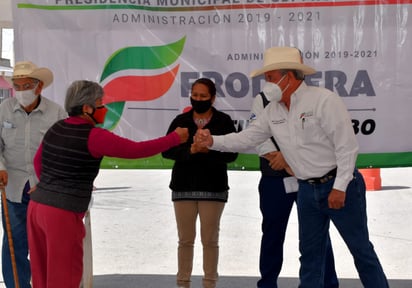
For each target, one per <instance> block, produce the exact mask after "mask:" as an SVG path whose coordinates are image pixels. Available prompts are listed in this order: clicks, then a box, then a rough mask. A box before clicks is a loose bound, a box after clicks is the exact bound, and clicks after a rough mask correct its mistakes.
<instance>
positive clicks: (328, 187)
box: [195, 47, 389, 288]
mask: <svg viewBox="0 0 412 288" xmlns="http://www.w3.org/2000/svg"><path fill="white" fill-rule="evenodd" d="M313 73H315V70H314V69H313V68H311V67H309V66H307V65H304V64H303V63H302V59H301V55H300V52H299V50H298V49H296V48H292V47H272V48H269V49H268V50H266V51H265V54H264V66H263V67H262V68H261V69H258V70H255V71H253V72H252V73H251V77H255V76H259V75H262V74H263V75H264V76H265V80H266V84H265V87H264V88H263V90H264V91H265V94H270V95H271V98H272V99H273V100H272V101H271V103H270V104H269V105H268V106H267V107H266V108H265V110H264V111H263V112H262V114H261V115H259V117H258V118H257V119H256V121H254V122H253V123H251V124H250V125H249V126H248V128H247V129H245V130H243V131H241V132H239V133H232V134H227V135H224V136H212V135H210V132H209V131H207V130H199V131H198V133H197V135H196V136H195V140H196V142H197V143H198V144H199V145H202V146H206V147H209V149H214V150H220V151H233V152H234V151H244V149H251V148H252V147H255V146H256V145H258V144H261V143H263V142H264V141H266V140H267V139H269V138H270V137H271V136H273V137H274V138H275V140H276V142H277V144H278V146H279V148H280V151H282V154H283V157H284V159H285V160H286V161H281V160H282V154H281V153H280V152H279V153H277V154H276V155H275V156H273V157H271V158H270V159H269V163H270V166H271V167H272V168H273V169H275V170H281V169H287V170H289V171H290V172H292V173H294V175H295V177H296V178H297V179H298V182H299V189H298V195H297V198H298V199H297V208H298V209H297V210H298V218H299V249H300V252H301V257H300V262H301V267H300V272H299V277H300V285H299V287H300V288H317V287H319V288H320V287H324V284H323V281H324V279H323V276H324V272H325V271H324V270H325V269H324V267H325V258H326V257H325V256H326V251H327V236H328V231H329V225H330V221H332V222H333V224H334V225H335V227H336V228H337V230H338V231H339V233H340V235H341V236H342V238H343V239H344V241H345V243H346V245H347V246H348V248H349V250H350V252H351V254H352V256H353V258H354V262H355V266H356V269H357V270H358V273H359V277H360V280H361V282H362V284H363V285H364V287H366V288H388V287H389V285H388V281H387V279H386V276H385V274H384V272H383V269H382V266H381V264H380V262H379V259H378V256H377V255H376V253H375V251H374V248H373V245H372V243H371V242H370V240H369V232H368V226H367V215H366V199H365V192H366V189H365V183H364V180H363V177H362V175H361V174H360V173H359V172H358V171H357V169H356V167H355V164H356V158H357V154H358V143H357V140H356V136H355V133H354V131H353V128H352V123H351V118H350V115H349V113H348V111H347V109H346V106H345V104H344V103H343V101H342V99H341V98H340V97H339V96H338V95H337V94H335V93H333V92H332V91H330V90H327V89H325V88H320V87H311V86H307V85H306V84H305V82H304V81H303V79H304V76H305V75H309V74H313Z"/></svg>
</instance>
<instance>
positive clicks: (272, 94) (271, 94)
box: [262, 75, 289, 102]
mask: <svg viewBox="0 0 412 288" xmlns="http://www.w3.org/2000/svg"><path fill="white" fill-rule="evenodd" d="M285 77H286V75H283V77H282V78H281V79H280V80H279V81H278V83H276V84H275V83H272V82H266V83H265V85H264V86H263V89H262V91H263V93H264V94H265V96H266V98H267V99H268V100H269V102H272V101H276V102H279V101H280V100H281V99H282V95H283V91H285V90H286V89H287V88H288V87H289V84H288V86H286V88H285V90H283V91H282V90H280V87H279V85H278V84H279V83H280V82H282V80H283V79H284V78H285Z"/></svg>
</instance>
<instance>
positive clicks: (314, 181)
mask: <svg viewBox="0 0 412 288" xmlns="http://www.w3.org/2000/svg"><path fill="white" fill-rule="evenodd" d="M336 170H338V169H337V168H335V169H332V170H330V171H329V172H328V173H326V174H325V175H323V176H322V177H319V178H310V179H306V180H304V181H306V182H308V183H309V184H323V183H326V182H328V181H329V180H330V179H332V178H335V177H336Z"/></svg>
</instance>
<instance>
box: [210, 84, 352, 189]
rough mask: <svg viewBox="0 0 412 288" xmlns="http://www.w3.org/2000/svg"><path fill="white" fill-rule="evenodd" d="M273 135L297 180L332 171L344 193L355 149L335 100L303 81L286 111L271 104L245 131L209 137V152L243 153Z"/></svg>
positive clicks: (341, 107) (348, 121)
mask: <svg viewBox="0 0 412 288" xmlns="http://www.w3.org/2000/svg"><path fill="white" fill-rule="evenodd" d="M272 135H273V136H274V138H275V139H276V141H277V143H278V145H279V147H280V150H281V151H282V153H283V157H284V158H285V160H286V162H287V163H288V164H289V166H290V167H291V168H292V170H293V172H294V173H295V176H296V177H297V178H298V179H302V180H306V179H310V178H317V177H321V176H323V175H325V174H326V173H327V172H329V171H330V170H332V169H334V168H336V167H337V175H336V179H335V183H334V188H335V189H338V190H341V191H345V190H346V188H347V186H348V184H349V182H350V181H351V180H352V178H353V171H354V169H355V164H356V159H357V154H358V149H359V148H358V143H357V140H356V136H355V134H354V131H353V128H352V122H351V118H350V115H349V113H348V111H347V109H346V106H345V104H344V103H343V101H342V99H341V98H340V97H339V96H338V95H336V94H335V93H333V92H331V91H330V90H327V89H325V88H319V87H312V86H307V85H306V84H305V83H304V82H302V84H301V85H300V86H299V87H298V89H297V90H296V91H295V92H294V93H293V94H292V95H291V103H290V110H289V111H288V110H287V108H286V106H285V105H284V104H283V103H273V102H271V103H270V104H269V105H268V106H267V107H266V108H265V110H264V111H263V113H262V115H259V117H258V118H257V120H256V121H254V122H252V123H251V124H250V125H249V126H248V128H246V129H245V130H243V131H241V132H239V133H237V134H236V133H232V134H228V135H224V136H213V145H212V147H211V149H215V150H221V151H238V152H243V151H247V149H250V148H252V147H255V146H256V145H259V144H262V143H263V142H264V141H266V140H267V139H268V138H269V137H270V136H272Z"/></svg>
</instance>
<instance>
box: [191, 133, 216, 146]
mask: <svg viewBox="0 0 412 288" xmlns="http://www.w3.org/2000/svg"><path fill="white" fill-rule="evenodd" d="M193 143H194V144H195V145H196V146H198V147H203V148H208V147H210V146H212V144H213V137H212V135H211V134H210V130H209V129H198V130H197V131H196V134H195V136H193Z"/></svg>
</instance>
